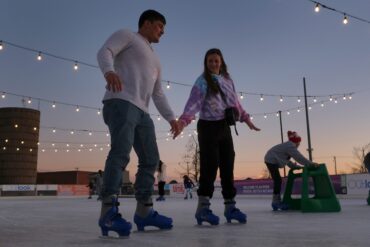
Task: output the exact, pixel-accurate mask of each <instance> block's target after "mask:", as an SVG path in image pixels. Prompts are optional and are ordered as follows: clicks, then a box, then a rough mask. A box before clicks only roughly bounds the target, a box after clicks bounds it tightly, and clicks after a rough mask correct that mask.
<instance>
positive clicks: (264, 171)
mask: <svg viewBox="0 0 370 247" xmlns="http://www.w3.org/2000/svg"><path fill="white" fill-rule="evenodd" d="M260 178H271V174H270V172H269V170H268V169H267V168H266V167H265V168H263V169H262V174H261V176H260Z"/></svg>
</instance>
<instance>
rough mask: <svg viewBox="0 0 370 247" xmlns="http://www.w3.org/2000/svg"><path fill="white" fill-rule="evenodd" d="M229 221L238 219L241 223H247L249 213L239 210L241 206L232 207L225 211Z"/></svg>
mask: <svg viewBox="0 0 370 247" xmlns="http://www.w3.org/2000/svg"><path fill="white" fill-rule="evenodd" d="M224 215H225V217H226V220H227V223H231V220H237V221H239V223H242V224H245V223H247V215H246V214H245V213H243V212H241V211H240V210H239V208H236V207H231V208H230V210H227V211H226V212H225V213H224Z"/></svg>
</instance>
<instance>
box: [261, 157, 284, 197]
mask: <svg viewBox="0 0 370 247" xmlns="http://www.w3.org/2000/svg"><path fill="white" fill-rule="evenodd" d="M265 164H266V166H267V169H269V172H270V174H271V177H272V180H273V181H274V192H273V193H274V194H275V195H277V194H278V195H280V192H281V176H280V172H279V166H278V165H274V164H270V163H265Z"/></svg>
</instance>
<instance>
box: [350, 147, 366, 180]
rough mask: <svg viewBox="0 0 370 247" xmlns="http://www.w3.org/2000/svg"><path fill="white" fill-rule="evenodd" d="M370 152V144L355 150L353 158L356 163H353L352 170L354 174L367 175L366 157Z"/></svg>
mask: <svg viewBox="0 0 370 247" xmlns="http://www.w3.org/2000/svg"><path fill="white" fill-rule="evenodd" d="M369 151H370V143H368V144H366V145H364V146H362V147H354V148H353V151H352V153H353V156H354V157H355V159H356V161H355V162H354V163H353V165H352V167H351V170H352V172H353V173H367V169H366V167H365V164H364V159H365V155H366V154H367V153H368V152H369Z"/></svg>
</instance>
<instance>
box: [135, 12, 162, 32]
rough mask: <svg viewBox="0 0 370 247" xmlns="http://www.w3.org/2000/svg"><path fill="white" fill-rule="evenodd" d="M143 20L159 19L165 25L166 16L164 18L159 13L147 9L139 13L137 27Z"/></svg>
mask: <svg viewBox="0 0 370 247" xmlns="http://www.w3.org/2000/svg"><path fill="white" fill-rule="evenodd" d="M145 21H150V22H153V21H161V22H162V23H163V24H164V25H166V18H164V16H163V15H162V14H161V13H159V12H158V11H155V10H153V9H148V10H146V11H144V12H143V13H142V14H141V16H140V18H139V28H141V26H142V25H143V24H144V22H145Z"/></svg>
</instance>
